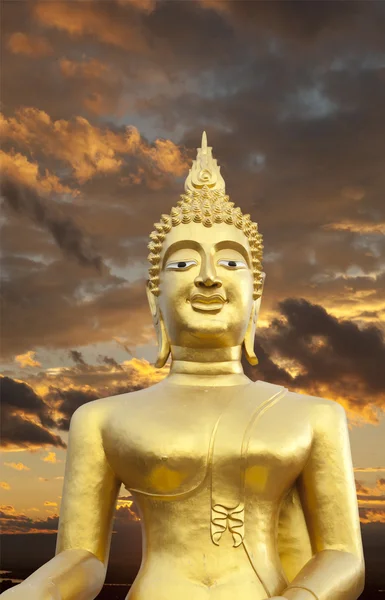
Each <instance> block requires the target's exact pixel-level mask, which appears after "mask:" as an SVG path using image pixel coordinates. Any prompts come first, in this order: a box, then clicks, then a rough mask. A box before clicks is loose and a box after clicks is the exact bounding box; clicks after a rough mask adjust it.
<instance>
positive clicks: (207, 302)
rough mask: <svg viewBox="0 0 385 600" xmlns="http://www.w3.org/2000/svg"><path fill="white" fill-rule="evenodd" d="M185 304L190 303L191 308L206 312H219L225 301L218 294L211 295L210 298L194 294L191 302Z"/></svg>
mask: <svg viewBox="0 0 385 600" xmlns="http://www.w3.org/2000/svg"><path fill="white" fill-rule="evenodd" d="M187 302H191V306H192V308H195V309H196V310H203V311H206V312H207V311H218V310H220V309H221V308H222V307H223V305H224V304H225V303H226V302H227V300H226V299H225V298H224V297H223V296H221V295H220V294H211V295H210V296H206V295H204V294H194V295H193V296H192V298H191V301H189V300H187Z"/></svg>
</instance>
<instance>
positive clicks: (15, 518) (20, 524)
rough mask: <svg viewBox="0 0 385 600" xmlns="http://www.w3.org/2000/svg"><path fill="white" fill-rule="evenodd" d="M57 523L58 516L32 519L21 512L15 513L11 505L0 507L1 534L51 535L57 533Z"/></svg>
mask: <svg viewBox="0 0 385 600" xmlns="http://www.w3.org/2000/svg"><path fill="white" fill-rule="evenodd" d="M58 522H59V516H58V515H52V516H48V517H47V518H45V519H32V518H31V517H28V516H27V515H26V514H24V513H22V512H17V511H16V509H15V508H14V507H13V506H12V505H1V506H0V526H1V531H2V532H3V533H8V534H16V533H52V532H57V528H58Z"/></svg>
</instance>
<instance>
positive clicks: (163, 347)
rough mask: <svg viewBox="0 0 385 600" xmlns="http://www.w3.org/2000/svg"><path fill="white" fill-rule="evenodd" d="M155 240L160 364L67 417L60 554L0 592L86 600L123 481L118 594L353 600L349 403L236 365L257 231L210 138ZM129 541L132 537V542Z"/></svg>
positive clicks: (252, 289) (140, 598) (30, 598)
mask: <svg viewBox="0 0 385 600" xmlns="http://www.w3.org/2000/svg"><path fill="white" fill-rule="evenodd" d="M185 192H186V193H185V194H184V195H182V196H181V199H180V200H179V202H178V203H177V206H176V207H174V208H172V210H171V214H170V215H162V216H161V219H160V221H159V223H156V224H155V230H154V231H153V232H152V233H151V235H150V238H151V242H150V244H149V249H150V255H149V261H150V263H151V268H150V270H149V281H148V284H147V294H148V300H149V304H150V308H151V313H152V316H153V319H154V324H155V328H156V332H157V338H158V347H159V354H158V359H157V363H156V365H157V366H158V367H162V366H163V365H164V364H165V363H166V361H167V359H168V357H169V355H170V354H171V367H170V371H169V374H168V375H167V377H165V378H164V379H163V380H162V381H161V382H160V383H157V384H155V385H153V386H152V387H150V388H148V389H144V390H140V391H137V392H131V393H127V394H121V395H118V396H113V397H109V398H103V399H100V400H96V401H93V402H89V403H87V404H86V405H84V406H81V407H80V408H78V409H77V410H76V411H75V413H74V415H73V416H72V419H71V425H70V434H69V445H68V451H67V459H66V468H65V479H64V487H63V497H62V504H61V511H60V521H59V530H58V536H57V547H56V555H55V557H54V558H53V559H52V560H50V561H49V562H48V563H46V564H45V565H43V566H42V567H41V568H40V569H38V570H37V571H36V572H35V573H33V574H32V575H31V576H30V577H28V578H27V579H26V580H25V581H24V582H23V583H21V584H20V585H18V586H16V587H14V588H12V589H11V590H9V591H7V592H5V593H3V594H2V597H4V600H5V599H7V600H8V598H9V599H10V600H11V599H12V600H21V599H23V600H59V599H60V600H75V599H76V600H91V599H93V598H95V597H96V596H97V594H98V593H99V591H100V590H101V588H102V586H103V583H104V580H105V575H106V569H107V563H108V557H109V551H110V542H111V532H112V523H113V517H114V510H115V506H116V501H117V496H118V493H119V489H120V486H121V484H122V483H123V484H124V485H125V487H126V488H127V490H129V491H130V492H131V494H132V496H133V498H134V500H135V503H136V506H137V508H138V510H139V512H140V516H141V524H142V533H143V557H142V564H141V567H140V570H139V573H138V575H137V577H136V579H135V581H134V583H133V585H132V587H131V589H130V591H129V593H128V596H127V600H181V599H183V600H206V599H208V600H234V598H236V597H239V598H241V599H242V600H265V599H267V598H275V599H276V600H277V599H281V600H285V599H286V600H355V599H356V598H358V597H359V595H360V593H361V592H362V590H363V585H364V561H363V553H362V542H361V535H360V525H359V518H358V508H357V500H356V492H355V485H354V476H353V469H352V461H351V453H350V445H349V435H348V428H347V423H346V416H345V412H344V410H343V408H342V407H341V406H340V405H339V404H337V403H336V402H333V401H330V400H324V399H323V398H315V397H310V396H306V395H303V394H298V393H293V392H289V391H288V390H287V389H285V388H284V387H281V386H277V385H272V384H269V383H265V382H263V381H257V382H253V381H251V380H250V379H249V378H248V377H246V375H245V374H244V372H243V369H242V366H241V354H242V351H244V352H245V354H246V357H247V359H248V361H249V362H250V363H251V364H256V363H257V362H258V361H257V358H256V356H255V354H254V336H255V327H256V322H257V317H258V311H259V307H260V302H261V295H262V287H263V282H264V275H263V273H262V270H261V269H262V267H261V258H262V244H261V241H262V238H261V235H260V233H259V232H258V226H257V224H256V223H253V222H252V221H251V219H250V215H243V214H242V212H241V210H240V209H239V208H235V207H234V204H233V203H232V202H230V200H229V197H228V196H227V195H226V194H225V183H224V181H223V178H222V176H221V174H220V168H219V167H218V166H217V161H216V160H214V159H213V157H212V148H210V147H208V146H207V139H206V134H205V133H204V134H203V137H202V147H201V148H200V149H198V155H197V159H196V160H195V161H193V166H192V168H191V169H190V172H189V175H188V177H187V180H186V183H185ZM127 543H130V541H129V540H127Z"/></svg>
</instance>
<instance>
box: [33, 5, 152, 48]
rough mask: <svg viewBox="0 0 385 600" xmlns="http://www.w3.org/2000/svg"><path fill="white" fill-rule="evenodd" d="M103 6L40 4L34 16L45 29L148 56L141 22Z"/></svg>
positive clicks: (35, 7)
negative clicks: (125, 17) (140, 26)
mask: <svg viewBox="0 0 385 600" xmlns="http://www.w3.org/2000/svg"><path fill="white" fill-rule="evenodd" d="M112 4H113V3H109V5H100V4H99V6H98V7H97V8H95V5H94V3H92V2H91V3H90V2H87V3H85V2H72V3H68V2H49V3H47V2H44V1H42V2H37V3H36V4H35V5H34V7H33V16H34V18H36V19H37V20H38V21H39V23H40V25H41V26H45V27H48V28H55V29H58V30H61V31H65V32H66V33H67V34H68V35H69V36H70V37H72V38H74V39H76V38H79V37H81V36H89V37H90V38H91V39H92V38H94V39H96V40H98V41H99V42H101V43H103V44H108V45H111V46H117V47H118V48H122V49H124V50H126V51H128V52H135V53H138V54H147V53H148V52H149V51H150V45H149V41H148V40H147V39H146V37H145V36H144V35H143V32H142V31H141V30H140V28H139V27H138V26H137V25H138V20H137V19H134V14H132V15H131V18H132V19H133V21H132V20H128V19H119V18H118V17H119V15H121V14H122V13H121V12H119V6H118V5H116V6H111V5H112ZM130 4H136V5H137V6H143V7H144V6H145V5H147V6H148V7H149V6H150V2H146V3H145V2H144V1H143V0H142V2H141V3H139V1H138V2H137V3H134V2H131V3H130Z"/></svg>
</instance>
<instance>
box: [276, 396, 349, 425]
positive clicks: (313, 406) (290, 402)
mask: <svg viewBox="0 0 385 600" xmlns="http://www.w3.org/2000/svg"><path fill="white" fill-rule="evenodd" d="M285 404H286V405H287V406H288V408H289V410H295V411H301V414H307V415H308V416H309V417H310V418H311V419H312V420H313V421H317V420H318V419H320V418H322V420H325V419H326V420H329V419H331V420H336V419H338V420H340V419H342V420H344V419H345V418H346V413H345V409H344V408H343V407H342V406H341V404H339V403H338V402H336V401H335V400H330V399H328V398H322V397H321V396H311V395H309V394H302V393H299V392H292V391H289V390H288V391H287V393H286V395H285Z"/></svg>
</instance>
